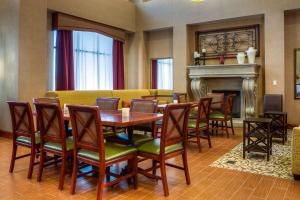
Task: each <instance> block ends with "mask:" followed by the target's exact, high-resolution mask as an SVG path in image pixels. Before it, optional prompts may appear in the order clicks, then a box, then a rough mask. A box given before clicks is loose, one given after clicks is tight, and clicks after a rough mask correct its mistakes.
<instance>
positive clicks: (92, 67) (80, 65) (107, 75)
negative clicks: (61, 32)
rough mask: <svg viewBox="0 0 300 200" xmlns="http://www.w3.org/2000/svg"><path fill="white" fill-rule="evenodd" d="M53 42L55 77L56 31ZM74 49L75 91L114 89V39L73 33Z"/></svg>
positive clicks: (88, 33)
mask: <svg viewBox="0 0 300 200" xmlns="http://www.w3.org/2000/svg"><path fill="white" fill-rule="evenodd" d="M53 42H54V48H53V55H54V56H53V66H54V67H53V74H54V76H53V77H55V53H56V46H55V45H56V31H54V36H53ZM73 48H74V80H75V90H111V89H113V64H112V48H113V39H112V38H110V37H107V36H105V35H102V34H98V33H94V32H83V31H73ZM54 88H55V79H54Z"/></svg>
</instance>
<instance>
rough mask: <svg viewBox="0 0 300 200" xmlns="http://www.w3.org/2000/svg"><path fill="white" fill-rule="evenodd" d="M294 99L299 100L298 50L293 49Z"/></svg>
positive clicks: (299, 57) (299, 59) (299, 60)
mask: <svg viewBox="0 0 300 200" xmlns="http://www.w3.org/2000/svg"><path fill="white" fill-rule="evenodd" d="M294 77H295V78H294V84H295V90H294V91H295V99H298V100H300V48H296V49H294Z"/></svg>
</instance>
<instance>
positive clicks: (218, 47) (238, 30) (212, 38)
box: [196, 24, 260, 59]
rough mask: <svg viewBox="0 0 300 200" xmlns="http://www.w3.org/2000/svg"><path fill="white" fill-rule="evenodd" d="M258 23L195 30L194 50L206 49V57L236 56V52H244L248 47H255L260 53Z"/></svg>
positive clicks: (258, 53)
mask: <svg viewBox="0 0 300 200" xmlns="http://www.w3.org/2000/svg"><path fill="white" fill-rule="evenodd" d="M259 27H260V26H259V24H255V25H250V26H242V27H234V28H227V29H218V30H210V31H206V32H203V31H197V32H196V51H198V52H201V51H202V49H206V58H207V59H215V58H219V57H220V56H221V55H224V56H225V58H233V57H236V55H237V53H238V52H245V51H247V50H248V48H249V47H254V48H255V49H257V56H258V57H259V55H260V42H259V41H260V38H259Z"/></svg>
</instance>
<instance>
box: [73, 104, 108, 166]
mask: <svg viewBox="0 0 300 200" xmlns="http://www.w3.org/2000/svg"><path fill="white" fill-rule="evenodd" d="M68 108H69V112H70V118H71V123H72V128H73V141H74V152H75V153H77V152H78V150H79V149H85V150H89V151H94V152H97V153H98V152H99V156H100V163H102V164H103V163H104V161H105V152H104V135H103V132H102V123H101V118H100V110H99V108H98V107H97V106H81V105H68Z"/></svg>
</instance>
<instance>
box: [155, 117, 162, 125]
mask: <svg viewBox="0 0 300 200" xmlns="http://www.w3.org/2000/svg"><path fill="white" fill-rule="evenodd" d="M155 124H156V125H158V126H162V124H163V120H162V119H161V120H158V121H156V122H155Z"/></svg>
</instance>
